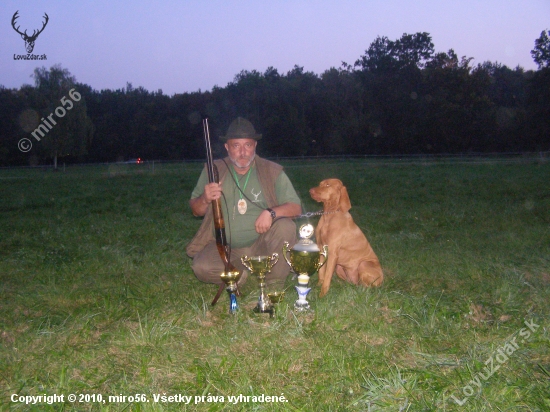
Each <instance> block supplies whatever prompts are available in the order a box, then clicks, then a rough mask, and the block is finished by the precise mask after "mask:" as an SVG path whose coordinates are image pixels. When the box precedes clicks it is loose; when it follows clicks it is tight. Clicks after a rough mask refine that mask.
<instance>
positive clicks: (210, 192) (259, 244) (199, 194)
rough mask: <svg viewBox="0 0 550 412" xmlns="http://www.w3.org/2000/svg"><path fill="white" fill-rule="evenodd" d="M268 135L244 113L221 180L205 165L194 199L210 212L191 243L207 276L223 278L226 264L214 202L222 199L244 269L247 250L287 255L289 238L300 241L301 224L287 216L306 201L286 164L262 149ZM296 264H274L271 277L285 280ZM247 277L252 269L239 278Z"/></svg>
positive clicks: (228, 142) (198, 210)
mask: <svg viewBox="0 0 550 412" xmlns="http://www.w3.org/2000/svg"><path fill="white" fill-rule="evenodd" d="M261 138H262V135H261V134H256V130H255V129H254V126H253V125H252V123H250V122H249V121H248V120H246V119H243V118H242V117H238V118H237V119H236V120H234V121H233V122H232V123H231V124H230V126H229V128H228V130H227V134H226V135H225V136H221V137H220V139H221V140H222V141H223V142H225V149H226V150H227V155H228V157H227V158H225V159H224V160H216V161H215V164H216V166H217V167H218V171H219V178H220V183H219V184H218V183H209V182H208V175H207V172H206V169H203V171H202V173H201V175H200V177H199V180H198V182H197V185H196V186H195V189H194V190H193V192H192V193H191V200H190V201H189V205H190V206H191V210H192V212H193V215H195V216H204V219H203V222H202V225H201V227H200V229H199V231H198V232H197V234H196V235H195V237H194V238H193V239H192V240H191V243H189V245H188V246H187V254H188V255H189V256H190V257H192V258H193V264H192V268H193V272H194V273H195V276H197V278H198V279H199V280H201V281H203V282H207V283H215V284H218V285H219V284H221V283H222V281H221V279H220V274H221V273H222V272H223V270H224V264H223V262H222V260H221V258H220V255H219V252H218V249H217V247H216V241H215V239H214V224H213V218H212V206H211V202H212V201H213V200H215V199H222V200H221V201H222V210H223V213H224V222H225V230H226V235H227V236H226V237H227V241H228V242H229V244H230V246H231V257H230V260H231V263H232V264H233V265H234V266H235V267H236V268H237V269H239V270H241V271H243V270H244V266H243V265H242V263H241V256H243V255H247V256H258V255H271V254H272V253H278V254H279V255H281V253H282V248H283V243H284V242H285V241H287V242H289V243H290V244H291V245H293V244H294V243H295V241H296V225H295V224H294V221H293V220H292V219H285V217H290V216H296V215H299V214H300V213H302V207H301V201H300V198H299V197H298V195H297V194H296V191H295V190H294V187H293V186H292V183H291V182H290V180H289V179H288V176H287V175H286V173H285V172H284V171H283V167H282V166H280V165H278V164H276V163H274V162H271V161H269V160H266V159H262V158H261V157H259V156H257V155H256V145H257V143H258V140H260V139H261ZM289 271H290V267H289V266H288V265H287V264H286V263H285V262H284V259H280V261H279V262H278V263H277V264H275V265H274V266H273V269H272V270H271V273H269V274H268V275H267V276H266V282H268V283H270V284H273V283H276V284H278V286H282V284H284V281H285V279H286V277H287V276H288V273H289ZM245 280H246V272H245V273H244V274H243V277H242V278H241V280H240V282H239V284H242V283H244V281H245Z"/></svg>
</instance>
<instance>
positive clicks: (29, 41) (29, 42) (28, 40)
mask: <svg viewBox="0 0 550 412" xmlns="http://www.w3.org/2000/svg"><path fill="white" fill-rule="evenodd" d="M17 13H19V10H17V11H16V12H15V14H14V15H13V17H12V18H11V25H12V27H13V29H14V30H15V31H16V32H17V33H19V34H20V35H21V38H22V39H23V40H25V48H26V49H27V53H32V51H33V50H34V42H35V41H36V38H37V37H38V35H39V34H40V33H42V31H43V30H44V28H45V27H46V24H48V20H49V19H50V18H49V17H48V15H47V14H46V13H44V18H45V19H46V20H45V21H44V23H43V25H42V28H41V29H40V30H38V32H37V31H36V30H34V31H33V32H32V35H31V36H29V35H28V34H27V30H25V32H24V33H21V32H20V31H19V27H20V26H17V27H15V21H16V20H17V18H18V17H19V16H18V15H17Z"/></svg>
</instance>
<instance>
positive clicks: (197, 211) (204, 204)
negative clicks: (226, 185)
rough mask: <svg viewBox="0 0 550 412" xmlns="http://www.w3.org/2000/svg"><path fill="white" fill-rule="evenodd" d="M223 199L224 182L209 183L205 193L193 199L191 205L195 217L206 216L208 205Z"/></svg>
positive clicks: (205, 187)
mask: <svg viewBox="0 0 550 412" xmlns="http://www.w3.org/2000/svg"><path fill="white" fill-rule="evenodd" d="M221 197H222V182H220V183H208V184H207V185H206V186H204V192H203V193H202V195H200V196H199V197H196V198H194V199H191V200H190V201H189V205H190V206H191V211H192V212H193V215H194V216H204V215H205V214H206V211H207V210H208V205H209V204H210V203H212V200H216V199H219V198H221Z"/></svg>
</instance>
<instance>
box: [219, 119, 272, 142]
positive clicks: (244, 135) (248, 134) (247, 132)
mask: <svg viewBox="0 0 550 412" xmlns="http://www.w3.org/2000/svg"><path fill="white" fill-rule="evenodd" d="M261 138H262V135H261V134H256V129H254V125H253V124H252V123H250V122H249V121H248V120H246V119H243V118H242V117H237V118H236V119H235V120H233V121H232V122H231V124H230V125H229V128H228V129H227V134H226V135H225V136H220V140H221V141H223V142H226V141H228V140H229V139H254V140H260V139H261Z"/></svg>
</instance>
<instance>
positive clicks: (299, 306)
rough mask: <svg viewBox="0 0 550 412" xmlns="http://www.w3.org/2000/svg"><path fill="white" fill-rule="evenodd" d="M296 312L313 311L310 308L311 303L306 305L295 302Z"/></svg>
mask: <svg viewBox="0 0 550 412" xmlns="http://www.w3.org/2000/svg"><path fill="white" fill-rule="evenodd" d="M294 310H295V311H296V312H307V311H309V310H311V308H310V306H309V303H308V302H307V301H306V302H305V303H304V302H301V301H299V300H297V301H296V302H294Z"/></svg>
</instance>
